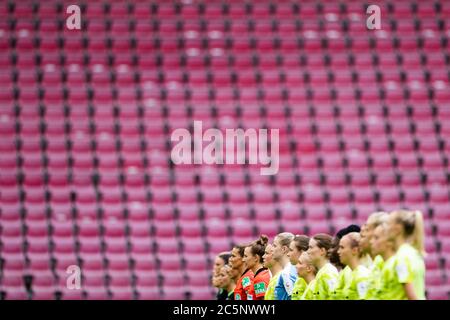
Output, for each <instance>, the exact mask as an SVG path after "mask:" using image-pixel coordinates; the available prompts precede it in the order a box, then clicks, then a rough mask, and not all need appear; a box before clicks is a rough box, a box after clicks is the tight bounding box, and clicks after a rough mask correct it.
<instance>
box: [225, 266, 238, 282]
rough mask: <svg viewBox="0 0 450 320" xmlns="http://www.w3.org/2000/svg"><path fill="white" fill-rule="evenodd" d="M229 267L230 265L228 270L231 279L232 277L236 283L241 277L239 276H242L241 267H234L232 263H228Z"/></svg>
mask: <svg viewBox="0 0 450 320" xmlns="http://www.w3.org/2000/svg"><path fill="white" fill-rule="evenodd" d="M227 267H228V269H227V270H228V275H229V277H230V279H232V280H233V281H234V282H235V283H236V282H237V280H238V279H239V277H240V276H241V269H239V268H233V267H232V266H231V263H228V265H227Z"/></svg>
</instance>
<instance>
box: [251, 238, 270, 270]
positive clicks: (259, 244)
mask: <svg viewBox="0 0 450 320" xmlns="http://www.w3.org/2000/svg"><path fill="white" fill-rule="evenodd" d="M268 243H269V238H268V237H267V236H266V235H262V236H260V237H259V239H258V240H255V241H253V242H252V243H251V244H250V245H249V247H250V251H251V253H252V255H254V256H258V259H259V262H261V263H262V262H263V255H264V254H265V252H266V246H267V244H268Z"/></svg>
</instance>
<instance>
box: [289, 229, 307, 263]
mask: <svg viewBox="0 0 450 320" xmlns="http://www.w3.org/2000/svg"><path fill="white" fill-rule="evenodd" d="M308 245H309V237H308V236H305V235H296V236H295V237H294V239H293V240H292V241H291V243H290V244H289V251H288V253H287V256H288V258H289V261H290V262H291V264H292V265H294V266H295V265H296V264H297V263H298V258H300V255H301V254H302V253H303V252H304V251H307V250H308Z"/></svg>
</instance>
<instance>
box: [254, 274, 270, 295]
mask: <svg viewBox="0 0 450 320" xmlns="http://www.w3.org/2000/svg"><path fill="white" fill-rule="evenodd" d="M269 282H270V271H269V269H266V268H261V269H259V270H258V271H256V274H255V277H254V279H253V299H254V300H264V296H265V294H266V291H267V287H268V286H269Z"/></svg>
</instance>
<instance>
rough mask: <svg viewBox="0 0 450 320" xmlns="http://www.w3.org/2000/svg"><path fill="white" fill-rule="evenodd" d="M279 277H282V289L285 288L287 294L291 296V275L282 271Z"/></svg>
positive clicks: (292, 288)
mask: <svg viewBox="0 0 450 320" xmlns="http://www.w3.org/2000/svg"><path fill="white" fill-rule="evenodd" d="M281 278H283V284H284V289H285V290H286V292H287V294H288V296H291V295H292V291H293V290H294V281H292V277H291V275H290V274H288V273H283V274H282V275H281Z"/></svg>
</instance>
